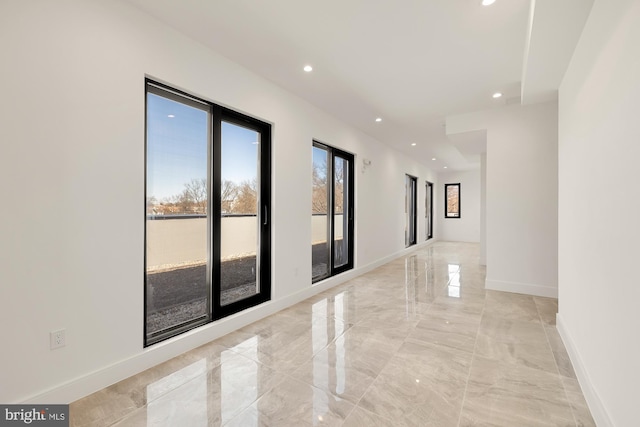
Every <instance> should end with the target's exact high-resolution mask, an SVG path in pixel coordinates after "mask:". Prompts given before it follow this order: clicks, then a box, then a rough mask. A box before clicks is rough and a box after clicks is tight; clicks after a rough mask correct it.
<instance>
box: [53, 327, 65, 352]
mask: <svg viewBox="0 0 640 427" xmlns="http://www.w3.org/2000/svg"><path fill="white" fill-rule="evenodd" d="M49 340H50V345H51V350H54V349H56V348H60V347H64V346H65V345H67V337H66V330H65V329H59V330H57V331H52V332H50V333H49Z"/></svg>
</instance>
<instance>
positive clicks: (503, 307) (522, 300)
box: [486, 291, 540, 323]
mask: <svg viewBox="0 0 640 427" xmlns="http://www.w3.org/2000/svg"><path fill="white" fill-rule="evenodd" d="M486 309H487V311H488V312H490V313H491V315H492V316H496V317H501V318H503V319H509V320H520V321H527V322H535V323H540V315H539V314H538V307H537V306H536V303H535V301H534V300H533V297H532V296H530V295H521V294H513V293H509V292H499V291H487V294H486Z"/></svg>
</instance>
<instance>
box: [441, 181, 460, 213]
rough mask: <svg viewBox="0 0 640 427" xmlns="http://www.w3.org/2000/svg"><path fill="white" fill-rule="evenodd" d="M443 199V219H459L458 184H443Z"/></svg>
mask: <svg viewBox="0 0 640 427" xmlns="http://www.w3.org/2000/svg"><path fill="white" fill-rule="evenodd" d="M444 197H445V203H444V209H445V211H444V217H445V218H460V184H459V183H458V184H445V185H444Z"/></svg>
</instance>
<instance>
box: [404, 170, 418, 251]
mask: <svg viewBox="0 0 640 427" xmlns="http://www.w3.org/2000/svg"><path fill="white" fill-rule="evenodd" d="M409 183H411V185H410V186H409ZM404 207H405V220H406V224H405V231H404V244H405V248H409V247H411V246H414V245H416V244H417V243H418V178H417V177H415V176H413V175H409V174H405V203H404Z"/></svg>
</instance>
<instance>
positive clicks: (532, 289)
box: [484, 279, 558, 298]
mask: <svg viewBox="0 0 640 427" xmlns="http://www.w3.org/2000/svg"><path fill="white" fill-rule="evenodd" d="M484 287H485V288H486V289H491V290H494V291H504V292H513V293H516V294H525V295H534V296H537V297H548V298H558V288H557V287H556V286H543V285H535V284H530V283H517V282H505V281H502V280H491V279H486V280H485V281H484Z"/></svg>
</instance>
